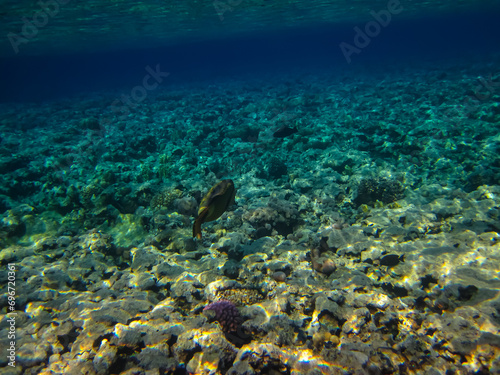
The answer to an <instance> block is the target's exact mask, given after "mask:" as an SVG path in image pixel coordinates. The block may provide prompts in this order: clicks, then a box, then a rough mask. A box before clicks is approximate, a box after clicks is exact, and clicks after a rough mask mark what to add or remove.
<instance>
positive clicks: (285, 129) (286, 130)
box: [273, 125, 298, 138]
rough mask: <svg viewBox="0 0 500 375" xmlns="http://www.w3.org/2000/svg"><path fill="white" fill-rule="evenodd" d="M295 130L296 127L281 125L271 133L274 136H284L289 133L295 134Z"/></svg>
mask: <svg viewBox="0 0 500 375" xmlns="http://www.w3.org/2000/svg"><path fill="white" fill-rule="evenodd" d="M297 132H298V130H297V128H292V127H290V126H288V125H283V126H282V127H281V128H279V129H278V130H276V131H275V132H274V133H273V137H274V138H285V137H288V136H289V135H292V134H295V133H297Z"/></svg>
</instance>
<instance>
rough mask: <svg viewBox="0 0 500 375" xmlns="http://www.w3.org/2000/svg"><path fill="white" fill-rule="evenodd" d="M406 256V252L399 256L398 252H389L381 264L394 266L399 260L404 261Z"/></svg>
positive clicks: (381, 260)
mask: <svg viewBox="0 0 500 375" xmlns="http://www.w3.org/2000/svg"><path fill="white" fill-rule="evenodd" d="M404 261H405V256H404V254H403V255H401V256H399V255H397V254H387V255H386V256H384V257H382V258H381V259H380V265H381V266H388V267H394V266H397V265H398V264H399V262H404Z"/></svg>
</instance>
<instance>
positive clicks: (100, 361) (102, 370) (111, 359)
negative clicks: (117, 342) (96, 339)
mask: <svg viewBox="0 0 500 375" xmlns="http://www.w3.org/2000/svg"><path fill="white" fill-rule="evenodd" d="M116 354H117V348H116V347H115V346H114V345H110V343H109V342H108V340H106V339H103V340H102V341H101V345H100V347H99V350H98V351H97V353H96V355H95V357H94V359H93V361H92V363H93V364H94V368H95V370H96V372H97V374H98V375H105V374H108V373H109V369H110V368H111V366H113V363H115V361H116V359H117V357H116Z"/></svg>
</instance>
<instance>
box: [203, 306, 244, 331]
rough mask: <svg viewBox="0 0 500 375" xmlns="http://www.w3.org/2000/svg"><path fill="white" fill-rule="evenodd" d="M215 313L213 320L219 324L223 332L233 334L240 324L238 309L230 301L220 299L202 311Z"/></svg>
mask: <svg viewBox="0 0 500 375" xmlns="http://www.w3.org/2000/svg"><path fill="white" fill-rule="evenodd" d="M205 310H213V311H215V319H216V320H217V321H218V322H219V324H220V325H221V327H222V330H223V331H224V332H234V331H236V330H237V329H238V327H239V326H240V324H241V323H242V319H241V315H240V312H239V311H238V308H237V307H236V306H235V305H234V303H232V302H231V301H228V300H224V299H221V300H219V301H215V302H212V303H211V304H209V305H207V306H205V308H204V309H203V311H205Z"/></svg>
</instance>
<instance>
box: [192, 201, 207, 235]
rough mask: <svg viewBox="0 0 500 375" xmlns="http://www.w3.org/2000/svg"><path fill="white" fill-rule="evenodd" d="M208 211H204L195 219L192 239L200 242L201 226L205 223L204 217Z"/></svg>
mask: <svg viewBox="0 0 500 375" xmlns="http://www.w3.org/2000/svg"><path fill="white" fill-rule="evenodd" d="M207 213H208V209H206V208H205V209H204V210H203V211H202V212H201V213H200V214H199V215H198V217H197V218H196V219H195V221H194V224H193V237H196V238H197V239H199V240H201V224H202V223H204V222H205V217H206V216H207Z"/></svg>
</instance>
